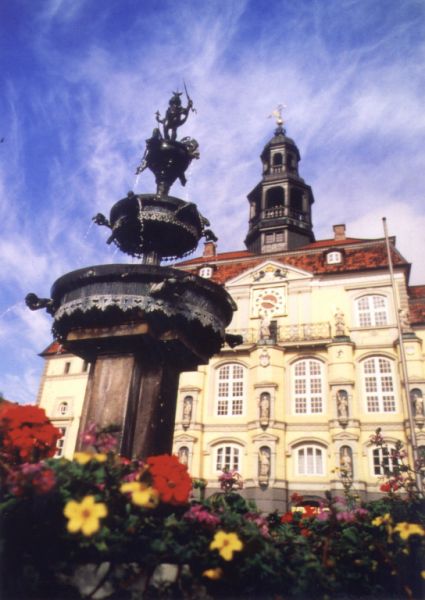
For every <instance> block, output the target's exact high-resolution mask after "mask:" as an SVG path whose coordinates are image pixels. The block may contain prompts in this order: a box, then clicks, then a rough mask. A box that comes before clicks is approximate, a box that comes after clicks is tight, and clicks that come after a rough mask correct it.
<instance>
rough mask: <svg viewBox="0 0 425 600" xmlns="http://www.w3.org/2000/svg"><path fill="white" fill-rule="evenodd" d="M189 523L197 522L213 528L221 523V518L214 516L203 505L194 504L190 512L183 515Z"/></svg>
mask: <svg viewBox="0 0 425 600" xmlns="http://www.w3.org/2000/svg"><path fill="white" fill-rule="evenodd" d="M183 518H184V519H187V520H188V521H197V522H198V523H204V524H205V525H210V526H211V527H216V526H217V525H218V524H219V523H220V518H219V517H217V516H216V515H212V514H211V513H210V512H209V511H208V510H206V509H205V508H204V507H203V506H202V505H201V504H193V505H192V506H191V507H190V508H189V510H188V511H187V512H186V513H185V514H184V515H183Z"/></svg>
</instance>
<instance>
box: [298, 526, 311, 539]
mask: <svg viewBox="0 0 425 600" xmlns="http://www.w3.org/2000/svg"><path fill="white" fill-rule="evenodd" d="M300 533H301V535H302V536H304V537H309V536H310V535H311V531H310V529H307V527H303V528H302V529H300Z"/></svg>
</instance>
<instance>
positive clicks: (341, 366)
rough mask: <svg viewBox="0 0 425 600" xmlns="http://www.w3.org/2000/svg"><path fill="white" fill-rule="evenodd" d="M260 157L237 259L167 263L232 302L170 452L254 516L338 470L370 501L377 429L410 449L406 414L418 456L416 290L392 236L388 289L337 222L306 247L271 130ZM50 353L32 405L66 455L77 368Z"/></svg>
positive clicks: (307, 224) (291, 163) (290, 160)
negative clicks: (238, 498)
mask: <svg viewBox="0 0 425 600" xmlns="http://www.w3.org/2000/svg"><path fill="white" fill-rule="evenodd" d="M261 161H262V166H263V171H262V177H261V181H260V183H259V184H258V185H257V186H256V187H255V188H254V190H253V191H252V192H251V193H250V194H249V195H248V201H249V211H250V212H249V226H248V235H247V238H246V240H245V243H246V246H247V250H243V251H236V252H226V253H217V248H216V246H215V244H214V243H213V242H207V243H206V244H205V248H204V254H203V256H201V257H198V258H195V259H192V260H189V261H185V262H184V263H180V264H179V265H176V266H177V267H179V268H181V269H184V270H186V271H188V272H190V273H193V274H197V275H199V276H201V277H205V278H210V279H211V280H212V281H215V282H217V283H219V284H222V285H225V286H226V289H227V290H228V291H229V293H230V294H231V296H232V297H233V299H234V300H235V302H236V304H237V306H238V310H237V311H236V312H235V314H234V318H233V321H232V323H231V325H230V327H229V330H228V333H230V334H233V335H235V336H240V339H239V342H241V343H239V344H237V345H235V346H234V347H231V346H228V345H226V346H224V347H223V348H222V351H221V352H220V354H219V355H217V356H214V357H213V358H212V359H211V360H210V362H209V364H208V365H204V366H201V367H199V368H198V370H197V371H196V372H191V373H184V374H182V376H181V378H180V386H179V393H178V402H177V413H176V426H175V435H174V452H175V453H176V454H178V455H179V457H180V460H181V461H182V462H185V463H187V464H188V467H189V469H190V472H191V474H192V476H194V477H199V478H203V479H205V480H206V481H207V483H208V487H207V490H208V491H209V493H212V492H213V491H216V490H217V489H218V476H219V474H220V472H221V470H222V469H223V468H229V469H232V470H236V471H238V472H239V473H240V474H241V476H242V478H243V480H244V489H243V493H244V495H245V496H246V497H248V498H252V499H255V500H256V501H257V502H258V504H259V506H260V507H261V508H262V509H264V510H273V509H279V510H284V509H285V508H286V507H287V505H288V502H289V498H290V496H291V494H292V493H293V492H297V493H299V494H302V495H303V496H304V497H305V498H306V499H307V500H309V501H317V500H318V499H319V498H320V497H323V495H324V493H325V491H326V490H329V489H331V490H341V489H342V483H341V479H340V475H339V470H338V469H339V468H340V467H341V466H343V467H344V469H345V471H347V472H348V473H350V474H351V477H352V480H353V487H354V489H355V490H357V491H358V493H359V494H360V495H361V496H362V497H364V498H365V499H370V498H373V497H375V496H376V495H377V494H379V485H380V483H381V482H380V477H381V476H382V475H383V472H384V468H385V465H387V466H391V457H390V456H389V455H387V454H386V453H385V451H384V450H383V449H382V448H376V447H375V446H373V444H372V443H371V441H370V437H371V435H373V433H374V432H375V430H376V429H377V428H378V427H381V428H382V433H383V435H384V438H385V440H386V442H387V443H388V446H389V447H390V448H391V446H393V445H394V444H395V442H396V440H398V439H401V440H402V441H403V442H404V443H406V444H407V446H408V447H411V439H412V436H411V431H410V424H409V411H411V413H412V415H413V422H414V425H415V435H416V438H417V445H418V446H424V447H425V431H424V430H423V424H424V406H423V398H424V395H425V360H424V353H423V343H424V336H425V333H424V325H425V286H413V287H409V284H408V277H409V264H408V263H407V262H406V260H405V259H404V258H403V257H402V256H401V255H400V253H399V252H398V251H397V249H396V247H395V239H393V238H391V239H390V240H389V244H390V247H391V259H392V263H393V265H394V286H393V285H392V281H391V278H390V272H389V264H388V262H389V261H388V256H387V248H386V240H385V239H375V240H369V239H358V238H350V237H347V235H346V231H345V226H344V225H335V226H334V227H333V236H332V237H330V238H329V239H326V240H319V241H316V240H315V238H314V233H313V225H312V218H311V207H312V204H313V202H314V198H313V194H312V190H311V188H310V187H309V186H308V185H306V184H305V182H304V180H303V179H302V178H301V177H300V175H299V171H298V164H299V161H300V155H299V151H298V148H297V147H296V145H295V143H294V141H293V140H291V139H290V138H288V137H287V136H286V132H285V130H284V129H283V128H282V127H281V126H278V128H277V129H276V131H275V134H274V136H273V138H272V139H271V140H270V141H269V143H268V144H267V145H266V146H265V148H264V150H263V153H262V154H261ZM394 292H395V293H394ZM399 327H401V329H402V332H403V333H402V338H403V344H404V349H405V358H406V364H407V373H408V377H407V381H404V376H403V369H402V364H401V356H400V346H399V338H400V336H399ZM232 345H233V344H232ZM59 352H60V353H59V354H58V348H57V347H56V346H55V347H51V348H50V349H47V351H46V352H45V353H44V354H43V356H44V357H45V359H46V369H45V372H44V375H43V379H42V383H41V388H40V394H39V402H40V405H41V406H43V407H44V408H45V409H46V411H47V413H48V415H49V416H50V417H51V418H52V419H53V422H54V423H55V424H56V425H58V426H62V427H66V435H65V437H64V441H63V442H62V444H63V447H62V448H61V449H60V450H59V453H60V454H63V455H64V456H71V455H72V452H73V449H74V447H75V443H76V439H77V433H78V427H79V417H80V415H81V410H82V406H83V402H84V393H85V387H86V385H87V379H88V368H87V365H85V363H83V361H82V360H81V359H79V358H77V357H72V356H71V355H69V354H66V353H63V352H64V351H63V350H59ZM66 365H68V366H66ZM64 404H66V405H67V406H68V407H69V409H68V410H69V411H70V412H68V413H66V410H67V409H66V408H64ZM64 410H65V413H66V414H62V413H63V411H64Z"/></svg>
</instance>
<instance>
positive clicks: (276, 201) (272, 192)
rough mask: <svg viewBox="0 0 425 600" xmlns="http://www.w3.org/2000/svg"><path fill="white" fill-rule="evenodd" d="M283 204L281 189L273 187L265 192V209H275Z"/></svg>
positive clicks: (283, 195)
mask: <svg viewBox="0 0 425 600" xmlns="http://www.w3.org/2000/svg"><path fill="white" fill-rule="evenodd" d="M284 202H285V192H284V191H283V188H281V187H273V188H270V189H268V190H267V192H266V208H275V207H276V206H283V205H284Z"/></svg>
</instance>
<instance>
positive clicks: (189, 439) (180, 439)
mask: <svg viewBox="0 0 425 600" xmlns="http://www.w3.org/2000/svg"><path fill="white" fill-rule="evenodd" d="M197 439H198V438H197V437H195V436H193V435H188V434H187V433H183V434H182V435H176V436H174V442H175V443H178V444H190V443H192V444H193V443H195V442H196V441H197Z"/></svg>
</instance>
